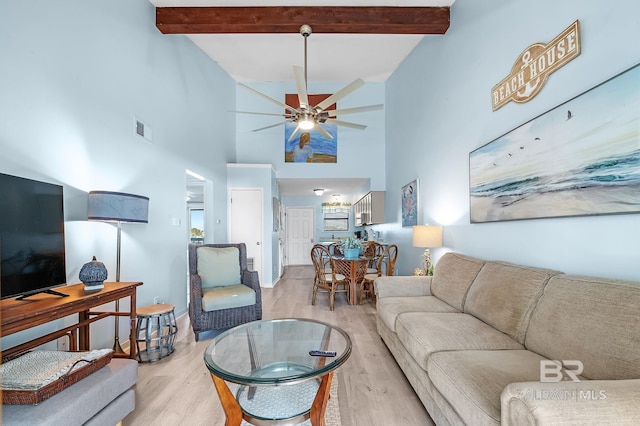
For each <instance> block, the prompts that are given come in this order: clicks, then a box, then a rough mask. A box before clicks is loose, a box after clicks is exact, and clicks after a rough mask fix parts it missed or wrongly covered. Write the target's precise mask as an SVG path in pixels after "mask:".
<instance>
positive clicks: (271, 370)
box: [204, 318, 351, 386]
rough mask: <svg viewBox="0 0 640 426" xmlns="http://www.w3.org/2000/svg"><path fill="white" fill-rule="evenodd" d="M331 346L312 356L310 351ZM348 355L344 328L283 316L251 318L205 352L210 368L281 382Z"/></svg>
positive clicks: (236, 377) (238, 379)
mask: <svg viewBox="0 0 640 426" xmlns="http://www.w3.org/2000/svg"><path fill="white" fill-rule="evenodd" d="M313 350H323V351H332V352H335V356H312V355H310V353H309V351H313ZM349 355H351V339H350V338H349V335H348V334H347V333H346V332H345V331H344V330H342V329H340V328H338V327H336V326H333V325H330V324H325V323H323V322H320V321H314V320H310V319H302V318H286V319H274V320H262V321H253V322H249V323H246V324H242V325H239V326H237V327H234V328H231V329H229V330H227V331H225V332H223V333H221V334H219V335H218V336H216V337H215V338H214V339H213V342H211V344H210V345H209V346H208V347H207V349H206V350H205V352H204V362H205V364H206V365H207V368H208V369H209V371H211V373H213V374H214V375H216V376H217V377H220V378H221V379H223V380H227V381H230V382H234V383H238V384H241V385H249V386H256V385H279V384H294V383H298V382H303V381H306V380H309V379H312V378H315V377H319V376H322V375H324V374H326V373H328V372H330V371H332V370H334V369H336V368H338V367H339V366H340V365H342V364H343V363H344V362H345V361H346V360H347V359H348V358H349Z"/></svg>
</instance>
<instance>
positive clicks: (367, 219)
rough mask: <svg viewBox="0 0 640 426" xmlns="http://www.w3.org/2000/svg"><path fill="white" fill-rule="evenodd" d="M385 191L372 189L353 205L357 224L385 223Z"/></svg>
mask: <svg viewBox="0 0 640 426" xmlns="http://www.w3.org/2000/svg"><path fill="white" fill-rule="evenodd" d="M384 193H385V192H384V191H371V192H369V193H368V194H367V195H365V196H364V197H362V198H361V199H359V200H358V201H357V202H356V203H355V204H354V205H353V214H354V218H355V226H365V225H375V224H378V223H384Z"/></svg>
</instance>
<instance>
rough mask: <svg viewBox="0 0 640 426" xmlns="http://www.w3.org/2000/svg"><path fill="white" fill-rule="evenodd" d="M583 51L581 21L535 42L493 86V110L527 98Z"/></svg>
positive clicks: (527, 99) (532, 96)
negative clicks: (509, 71) (548, 37)
mask: <svg viewBox="0 0 640 426" xmlns="http://www.w3.org/2000/svg"><path fill="white" fill-rule="evenodd" d="M578 55H580V22H579V21H575V22H574V23H573V24H571V25H570V26H569V27H567V28H566V29H565V30H564V31H563V32H562V33H560V34H559V35H558V36H557V37H556V38H554V39H553V40H551V42H550V43H548V44H544V43H534V44H532V45H531V46H529V47H527V48H526V49H525V50H524V51H523V52H522V53H521V54H520V56H518V59H517V60H516V62H515V63H514V65H513V68H511V73H510V74H509V75H508V76H506V77H505V78H504V79H503V80H502V81H501V82H500V83H498V84H496V85H495V86H494V87H493V89H491V103H492V105H493V110H494V111H495V110H497V109H498V108H501V107H502V106H504V105H506V104H507V103H508V102H509V101H514V102H517V103H524V102H528V101H530V100H531V99H533V98H534V97H535V96H536V95H537V94H538V93H539V92H540V90H541V89H542V86H543V85H544V83H545V82H546V81H547V78H548V77H549V75H551V74H552V73H553V72H555V71H557V70H558V69H560V68H561V67H562V66H564V65H565V64H567V63H568V62H569V61H571V60H572V59H574V58H575V57H577V56H578Z"/></svg>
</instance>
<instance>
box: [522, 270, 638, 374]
mask: <svg viewBox="0 0 640 426" xmlns="http://www.w3.org/2000/svg"><path fill="white" fill-rule="evenodd" d="M639 307H640V285H639V283H636V282H630V281H619V280H610V279H601V278H592V277H580V276H574V275H558V276H556V277H553V278H552V279H551V280H550V281H549V284H548V285H547V286H546V288H545V289H544V294H543V295H542V297H541V298H540V301H539V302H538V305H537V307H536V309H535V311H534V312H533V315H532V317H531V323H530V325H529V330H528V331H527V338H526V341H525V344H526V346H527V348H528V349H530V350H532V351H534V352H537V353H539V354H541V355H544V356H546V357H548V358H550V359H557V360H579V361H581V362H582V363H583V365H584V371H583V373H582V374H583V375H584V376H585V377H587V378H589V379H594V380H600V379H601V380H606V379H638V378H640V313H639Z"/></svg>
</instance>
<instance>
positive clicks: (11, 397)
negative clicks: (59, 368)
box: [2, 352, 113, 405]
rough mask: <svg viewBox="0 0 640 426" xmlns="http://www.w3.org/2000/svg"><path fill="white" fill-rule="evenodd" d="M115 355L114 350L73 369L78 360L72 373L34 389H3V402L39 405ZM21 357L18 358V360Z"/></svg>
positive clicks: (105, 363)
mask: <svg viewBox="0 0 640 426" xmlns="http://www.w3.org/2000/svg"><path fill="white" fill-rule="evenodd" d="M112 357H113V352H108V353H107V354H105V355H103V356H100V357H98V358H96V359H93V360H91V361H84V362H86V365H83V366H82V367H79V368H76V369H75V370H73V371H71V370H72V369H73V367H74V366H75V365H76V364H77V363H78V362H80V361H76V363H75V364H73V365H72V366H71V368H69V371H71V372H70V373H66V374H63V375H62V376H60V377H59V378H58V379H57V380H55V381H53V382H51V383H48V384H46V385H44V386H42V387H40V388H38V389H34V390H31V389H30V390H16V389H2V403H3V404H23V405H37V404H40V403H41V402H42V401H44V400H46V399H48V398H51V397H52V396H53V395H55V394H57V393H58V392H60V391H62V390H64V389H66V388H68V387H69V386H71V385H73V384H75V383H76V382H78V381H79V380H82V379H84V378H85V377H87V376H88V375H89V374H91V373H93V372H95V371H97V370H99V369H100V368H102V367H104V366H105V365H107V364H109V362H110V361H111V358H112ZM19 359H20V358H17V359H16V360H13V361H17V360H19Z"/></svg>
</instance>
